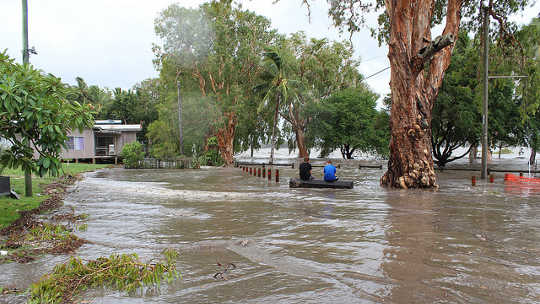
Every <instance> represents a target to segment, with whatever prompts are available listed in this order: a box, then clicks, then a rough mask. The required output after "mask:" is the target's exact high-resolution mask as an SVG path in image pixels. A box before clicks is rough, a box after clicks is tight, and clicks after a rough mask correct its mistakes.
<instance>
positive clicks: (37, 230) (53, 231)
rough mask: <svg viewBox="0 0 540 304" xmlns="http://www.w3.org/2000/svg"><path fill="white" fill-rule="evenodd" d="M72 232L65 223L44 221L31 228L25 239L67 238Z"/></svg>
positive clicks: (48, 239)
mask: <svg viewBox="0 0 540 304" xmlns="http://www.w3.org/2000/svg"><path fill="white" fill-rule="evenodd" d="M70 234H71V233H70V231H69V230H67V229H66V227H65V226H63V225H60V224H56V225H55V224H49V223H43V224H42V225H39V226H36V227H33V228H31V229H30V231H29V232H28V233H27V234H26V235H25V239H26V240H27V241H51V240H65V239H66V238H68V237H69V236H70Z"/></svg>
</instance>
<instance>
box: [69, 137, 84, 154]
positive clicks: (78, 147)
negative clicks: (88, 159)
mask: <svg viewBox="0 0 540 304" xmlns="http://www.w3.org/2000/svg"><path fill="white" fill-rule="evenodd" d="M66 146H67V149H68V150H74V151H82V150H84V137H76V136H68V139H67V141H66Z"/></svg>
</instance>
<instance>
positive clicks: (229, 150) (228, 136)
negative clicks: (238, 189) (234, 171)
mask: <svg viewBox="0 0 540 304" xmlns="http://www.w3.org/2000/svg"><path fill="white" fill-rule="evenodd" d="M224 116H225V119H226V121H225V125H224V126H223V127H221V128H220V129H219V130H218V131H217V134H216V137H217V142H218V148H219V153H220V154H221V158H223V161H224V162H225V166H227V167H230V166H231V165H232V164H233V157H234V132H235V131H236V115H235V114H234V113H232V112H229V113H225V114H224Z"/></svg>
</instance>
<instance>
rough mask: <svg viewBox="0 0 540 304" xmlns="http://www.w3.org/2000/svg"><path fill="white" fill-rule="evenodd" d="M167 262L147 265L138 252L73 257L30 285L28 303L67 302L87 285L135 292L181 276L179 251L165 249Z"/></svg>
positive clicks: (87, 286)
mask: <svg viewBox="0 0 540 304" xmlns="http://www.w3.org/2000/svg"><path fill="white" fill-rule="evenodd" d="M164 254H165V256H166V263H153V264H146V263H142V262H140V261H139V258H138V256H137V255H136V254H122V255H118V254H113V255H111V256H109V257H108V258H106V257H100V258H97V259H96V260H91V261H88V262H86V263H84V262H83V261H82V260H81V259H79V258H76V257H71V258H70V259H69V261H68V262H66V263H63V264H59V265H57V266H55V267H54V270H53V272H52V273H50V274H48V275H45V276H44V277H43V278H42V279H41V280H40V281H39V282H37V283H35V284H32V286H31V287H30V292H31V298H30V300H29V303H36V304H37V303H65V302H69V301H72V299H73V297H75V296H76V295H77V294H78V293H79V292H81V291H83V290H86V289H88V288H100V287H106V288H111V289H115V290H119V291H127V292H134V291H136V290H138V289H141V288H143V287H145V286H159V284H160V282H161V281H162V280H167V282H171V281H172V280H173V279H176V278H178V277H179V274H178V272H177V271H176V262H175V259H176V258H177V256H178V254H177V253H176V252H175V251H173V250H166V251H164Z"/></svg>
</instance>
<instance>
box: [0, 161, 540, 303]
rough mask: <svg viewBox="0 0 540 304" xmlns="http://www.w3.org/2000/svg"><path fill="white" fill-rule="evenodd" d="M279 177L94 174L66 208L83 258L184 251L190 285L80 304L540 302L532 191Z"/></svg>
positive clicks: (5, 269) (42, 268)
mask: <svg viewBox="0 0 540 304" xmlns="http://www.w3.org/2000/svg"><path fill="white" fill-rule="evenodd" d="M279 169H280V175H281V181H280V183H276V182H275V181H268V180H267V179H262V178H257V177H253V176H249V175H248V174H245V173H242V170H241V169H238V168H229V169H227V168H218V169H216V168H211V169H201V170H124V169H106V170H103V171H100V172H95V173H89V174H87V175H86V178H85V179H84V180H83V181H81V182H79V183H78V184H76V185H75V186H74V187H73V188H72V189H71V191H72V192H71V194H69V195H68V196H67V197H66V205H67V206H70V205H72V206H74V207H75V209H76V212H77V213H87V214H88V215H89V219H88V222H87V224H88V229H87V231H85V232H79V233H78V235H80V236H81V237H83V238H85V239H87V240H89V241H91V242H92V244H87V245H84V246H83V247H81V248H80V249H79V250H78V251H77V255H78V256H80V257H82V258H83V259H94V258H97V257H98V256H104V255H105V256H108V255H110V254H112V253H133V252H136V253H138V254H139V256H140V257H141V260H143V261H148V260H150V259H157V258H159V257H160V252H161V251H162V250H163V249H164V248H175V249H177V250H178V251H179V252H180V253H181V254H180V257H179V259H178V266H177V268H178V270H179V271H180V272H181V274H182V278H181V279H179V280H177V281H175V282H173V283H172V284H170V285H167V284H163V285H162V286H161V288H160V290H159V292H157V293H156V292H153V293H147V294H144V295H131V296H128V295H126V294H125V293H123V292H112V291H92V292H90V293H87V294H85V295H84V296H83V299H84V300H91V303H538V302H540V222H539V221H538V219H539V218H540V193H539V192H538V191H536V190H535V189H534V188H530V189H528V188H525V189H523V188H519V187H512V186H508V185H505V184H504V182H503V180H502V174H500V175H496V180H495V183H493V184H486V183H484V182H483V181H478V184H477V186H476V187H471V185H470V175H471V173H470V172H469V173H467V172H459V171H458V172H455V171H454V172H451V171H445V172H442V173H439V183H440V185H441V189H440V190H439V191H416V190H413V191H399V190H387V189H384V188H381V187H379V177H380V176H381V174H382V173H383V171H382V170H376V169H370V170H366V169H363V170H359V169H338V174H339V175H340V176H341V178H342V179H352V180H354V186H355V188H354V189H352V190H335V189H289V187H288V179H289V178H290V177H293V176H295V175H296V174H297V170H293V169H283V168H279ZM318 170H320V171H322V168H314V170H313V171H314V172H315V171H318ZM314 175H316V177H320V175H321V174H319V173H317V174H314ZM66 259H67V257H66V256H50V257H46V258H44V259H39V260H37V261H35V262H32V263H30V264H26V265H18V264H6V265H0V285H7V284H13V285H17V286H22V287H26V286H28V285H29V284H30V282H32V281H35V280H37V279H39V277H40V276H41V275H42V274H43V273H45V272H48V271H50V270H51V269H52V267H53V266H54V265H55V264H56V263H59V262H63V261H65V260H66ZM230 263H232V264H234V267H233V266H231V265H230ZM225 269H227V271H225ZM219 273H221V274H219ZM12 300H13V299H12ZM15 300H16V299H15ZM1 301H2V300H1V298H0V303H1Z"/></svg>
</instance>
